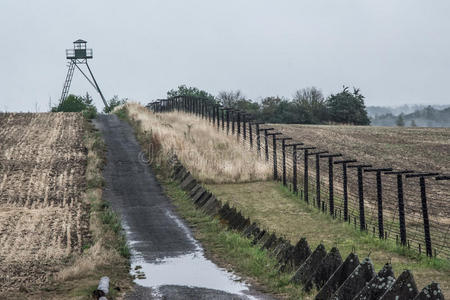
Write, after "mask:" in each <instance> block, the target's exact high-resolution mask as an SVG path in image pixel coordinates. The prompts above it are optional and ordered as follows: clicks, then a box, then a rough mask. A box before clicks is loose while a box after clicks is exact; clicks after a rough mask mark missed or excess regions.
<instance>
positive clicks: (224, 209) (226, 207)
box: [219, 202, 231, 218]
mask: <svg viewBox="0 0 450 300" xmlns="http://www.w3.org/2000/svg"><path fill="white" fill-rule="evenodd" d="M230 210H231V208H230V205H229V204H228V202H227V203H225V204H224V205H222V207H221V208H220V210H219V216H220V217H221V218H223V216H224V215H226V214H227V213H228V212H229V211H230Z"/></svg>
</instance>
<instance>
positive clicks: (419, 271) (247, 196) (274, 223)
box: [207, 182, 450, 295]
mask: <svg viewBox="0 0 450 300" xmlns="http://www.w3.org/2000/svg"><path fill="white" fill-rule="evenodd" d="M207 187H208V189H210V190H211V191H212V192H213V193H214V194H215V195H216V196H217V197H218V199H220V200H222V201H228V202H229V203H230V204H232V205H233V206H235V207H237V208H238V209H239V210H241V211H242V212H243V214H244V215H245V216H248V217H250V218H251V219H252V220H253V221H256V222H257V223H259V224H261V225H262V227H263V228H267V229H270V230H273V231H275V232H276V233H277V234H280V235H282V236H285V237H287V238H288V239H290V240H291V242H292V243H296V242H297V241H298V240H299V239H300V238H301V237H306V238H307V240H308V243H309V245H310V247H311V248H312V249H314V248H315V247H316V246H317V245H318V244H319V243H320V242H322V243H323V244H324V245H325V246H326V248H327V249H328V250H329V249H330V248H331V247H333V246H335V245H337V246H338V248H339V250H340V252H341V255H342V256H346V255H348V254H349V253H350V252H351V251H352V249H353V248H354V249H355V251H356V253H358V254H359V256H360V257H364V256H367V255H368V254H369V253H370V257H371V258H372V260H373V262H374V264H375V267H376V268H377V269H380V268H381V267H382V266H383V265H384V264H385V263H386V262H387V261H389V260H391V261H392V264H393V266H394V269H395V271H396V275H398V274H399V273H400V272H401V271H403V270H404V269H410V270H413V272H414V277H415V279H416V282H417V284H418V287H419V288H422V287H424V286H425V285H427V284H429V283H430V281H431V280H434V281H437V282H439V283H440V284H441V287H442V290H443V291H444V294H447V295H448V294H450V262H449V261H446V260H440V259H428V258H426V257H424V256H419V255H418V254H415V253H414V252H409V251H408V250H407V249H404V248H400V247H397V246H396V245H395V243H389V242H380V241H378V239H377V238H374V237H372V234H364V233H360V232H358V231H356V230H354V228H353V225H348V224H345V223H342V222H341V221H338V220H333V219H332V218H331V217H329V216H328V215H325V214H322V213H320V212H318V211H317V210H316V209H315V208H311V207H309V206H307V205H306V204H305V203H304V202H303V201H300V200H299V199H298V198H297V197H294V196H293V195H292V193H291V192H289V190H287V189H285V188H284V187H283V186H281V185H280V184H279V183H276V182H256V183H247V184H228V185H208V186H207Z"/></svg>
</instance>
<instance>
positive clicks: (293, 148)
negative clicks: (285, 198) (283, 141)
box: [285, 143, 303, 194]
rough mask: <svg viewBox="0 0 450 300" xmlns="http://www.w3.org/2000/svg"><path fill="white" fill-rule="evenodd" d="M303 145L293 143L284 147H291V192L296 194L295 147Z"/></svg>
mask: <svg viewBox="0 0 450 300" xmlns="http://www.w3.org/2000/svg"><path fill="white" fill-rule="evenodd" d="M300 145H303V143H295V144H289V145H285V147H292V192H293V193H294V194H298V188H297V146H300Z"/></svg>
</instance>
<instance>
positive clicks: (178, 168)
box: [172, 166, 186, 180]
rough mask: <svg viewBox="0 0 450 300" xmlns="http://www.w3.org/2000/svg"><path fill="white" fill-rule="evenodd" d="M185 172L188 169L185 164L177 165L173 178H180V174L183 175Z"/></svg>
mask: <svg viewBox="0 0 450 300" xmlns="http://www.w3.org/2000/svg"><path fill="white" fill-rule="evenodd" d="M183 172H186V169H185V168H184V167H183V166H180V167H177V168H176V169H175V170H174V174H173V176H172V178H173V179H175V180H179V179H180V176H182V174H183Z"/></svg>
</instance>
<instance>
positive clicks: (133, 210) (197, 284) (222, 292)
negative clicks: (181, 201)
mask: <svg viewBox="0 0 450 300" xmlns="http://www.w3.org/2000/svg"><path fill="white" fill-rule="evenodd" d="M95 125H96V127H97V128H98V129H99V130H100V131H101V133H102V134H103V138H104V140H105V142H106V145H107V149H108V152H107V165H106V166H105V169H104V171H103V176H104V178H105V181H106V187H105V189H104V193H103V198H104V199H105V200H107V201H109V202H110V203H111V206H112V208H113V209H114V210H115V211H117V212H118V213H119V214H120V215H121V217H122V222H123V226H124V228H125V230H126V233H127V240H128V242H129V245H130V248H131V251H132V259H131V262H132V271H133V272H134V274H135V275H139V274H140V276H138V278H137V279H136V280H135V282H136V284H137V285H136V290H135V291H134V292H132V293H130V294H129V295H128V296H127V299H271V298H269V297H266V296H263V295H256V293H254V292H250V291H249V288H248V286H247V285H246V284H244V283H241V282H239V281H238V280H237V279H238V278H237V277H236V276H234V275H233V274H231V273H229V272H227V271H225V270H223V269H220V268H218V267H217V266H216V265H215V264H214V263H212V262H211V261H209V260H207V259H206V258H205V257H204V254H203V249H202V248H201V246H200V244H199V243H198V242H197V241H196V240H195V239H194V238H193V237H192V234H191V232H190V230H189V228H187V227H186V225H185V224H184V223H183V221H182V220H181V219H180V218H179V217H178V216H177V215H176V214H175V213H174V209H173V207H172V205H171V203H170V201H169V200H168V199H167V198H166V196H165V195H164V194H163V191H162V188H161V186H160V185H159V184H158V182H157V181H156V178H155V176H154V174H152V172H151V170H150V168H149V167H148V166H147V164H146V163H145V162H143V161H142V159H141V156H140V146H139V144H138V142H137V141H136V139H135V137H134V133H133V129H132V128H131V126H129V125H128V124H127V123H125V122H123V121H120V120H119V119H118V118H117V117H116V116H115V115H100V116H99V117H98V119H97V120H96V121H95Z"/></svg>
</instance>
